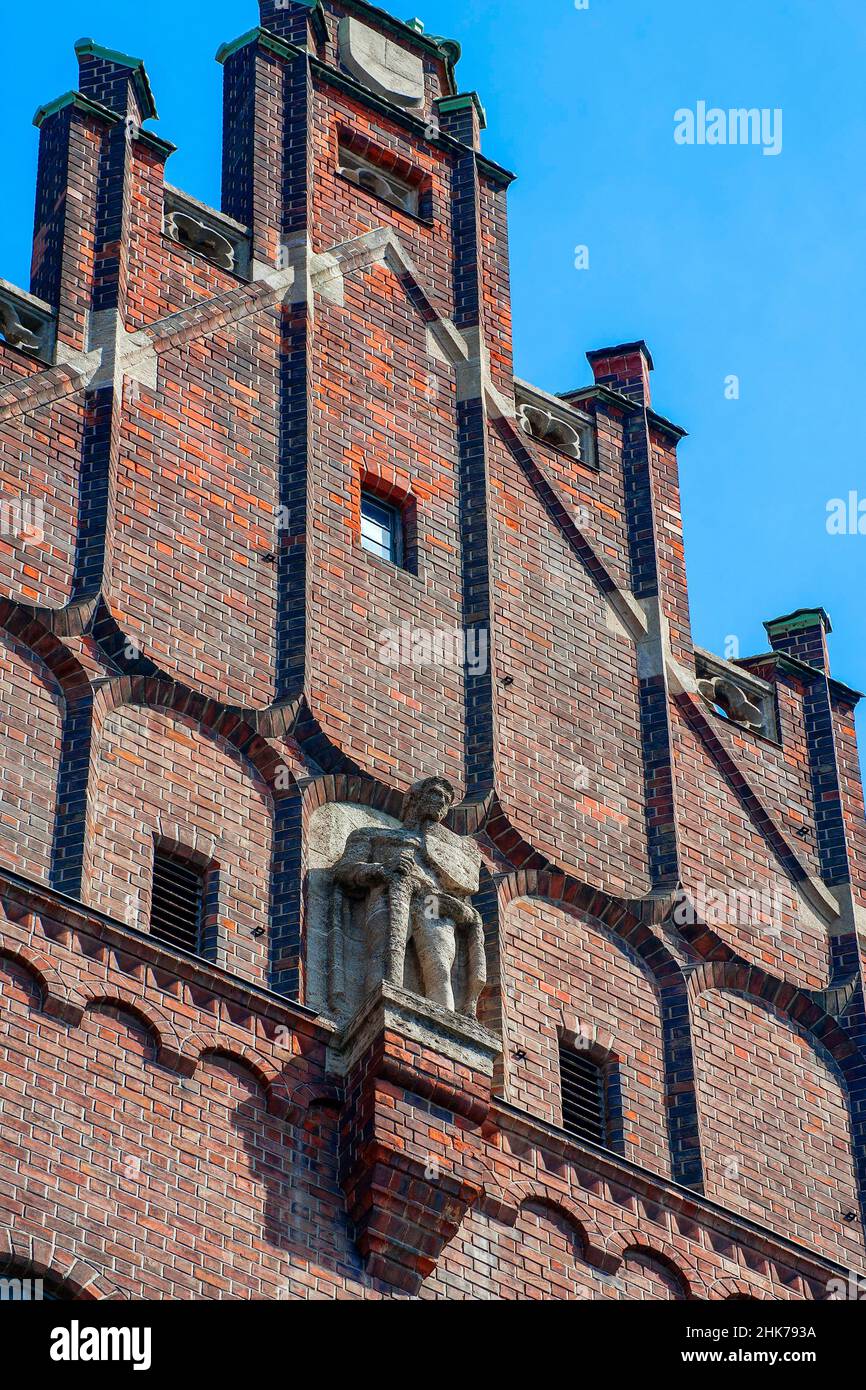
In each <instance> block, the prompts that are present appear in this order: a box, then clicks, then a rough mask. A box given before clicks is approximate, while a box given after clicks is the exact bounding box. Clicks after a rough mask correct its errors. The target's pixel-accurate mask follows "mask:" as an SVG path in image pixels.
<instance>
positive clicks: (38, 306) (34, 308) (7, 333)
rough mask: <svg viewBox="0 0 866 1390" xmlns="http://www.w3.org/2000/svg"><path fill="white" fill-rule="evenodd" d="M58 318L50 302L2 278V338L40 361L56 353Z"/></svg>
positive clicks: (49, 360)
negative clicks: (47, 302) (55, 338)
mask: <svg viewBox="0 0 866 1390" xmlns="http://www.w3.org/2000/svg"><path fill="white" fill-rule="evenodd" d="M55 330H56V318H55V314H54V310H53V309H52V308H51V305H50V304H45V303H44V302H43V301H42V300H41V299H37V298H36V296H35V295H32V294H27V293H26V291H25V290H19V289H18V288H17V286H15V285H10V284H9V282H8V281H6V280H0V339H2V341H3V342H5V343H8V345H9V347H13V348H17V349H18V351H19V352H26V353H27V355H28V357H34V358H36V359H38V361H40V362H51V361H52V359H53V355H54V337H55Z"/></svg>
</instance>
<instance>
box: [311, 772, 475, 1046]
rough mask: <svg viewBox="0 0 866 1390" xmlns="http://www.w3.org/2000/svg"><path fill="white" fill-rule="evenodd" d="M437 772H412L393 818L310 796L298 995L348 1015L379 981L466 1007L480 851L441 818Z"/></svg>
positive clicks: (443, 789) (443, 794) (447, 791)
mask: <svg viewBox="0 0 866 1390" xmlns="http://www.w3.org/2000/svg"><path fill="white" fill-rule="evenodd" d="M453 799H454V791H453V788H452V787H451V784H450V783H449V782H448V781H446V779H445V778H442V777H428V778H424V779H423V780H422V781H420V782H416V783H415V785H414V786H413V787H412V788H411V789H410V791H409V792H408V794H407V796H406V802H405V808H404V812H403V819H402V820H396V819H394V817H392V816H388V815H385V814H384V813H383V812H381V811H375V810H372V809H371V808H370V807H367V806H356V805H349V804H346V803H339V802H338V803H333V804H330V805H327V806H322V807H319V809H318V810H316V811H315V812H314V813H313V815H312V817H311V820H310V827H309V833H308V839H307V979H308V984H307V1002H308V1003H309V1004H310V1005H311V1006H312V1007H313V1008H317V1009H320V1010H321V1011H322V1012H323V1013H326V1014H329V1015H330V1016H331V1017H334V1018H336V1019H338V1020H340V1021H348V1020H349V1019H350V1018H351V1017H352V1016H353V1015H354V1014H355V1013H356V1012H357V1010H358V1008H359V1007H360V1005H361V1004H362V1003H363V1001H364V1000H365V999H366V998H367V997H368V995H370V994H371V993H372V992H373V990H374V989H375V988H376V986H377V985H379V984H381V983H382V982H383V981H384V982H386V983H388V984H392V985H396V986H397V987H399V988H402V989H406V990H409V991H410V992H411V993H413V994H417V995H420V996H421V997H422V998H424V999H429V1000H430V1001H431V1002H432V1003H434V1004H438V1005H440V1007H442V1008H445V1009H448V1010H449V1011H450V1012H452V1013H456V1014H463V1015H464V1016H466V1017H468V1018H475V1017H476V1010H477V1005H478V999H479V996H480V994H481V991H482V990H483V988H484V985H485V983H486V979H487V971H486V961H485V954H484V931H483V924H482V920H481V915H480V913H479V912H478V911H477V910H476V908H474V907H473V905H472V902H471V898H472V895H473V894H474V893H477V892H478V887H479V872H480V868H481V856H480V853H479V851H478V848H477V846H476V845H475V843H474V842H473V841H472V840H469V839H465V838H464V837H462V836H460V835H456V834H454V832H453V831H451V830H449V829H448V828H447V827H446V826H445V825H443V824H442V821H443V820H444V818H445V816H446V815H447V813H448V811H449V810H450V807H451V804H452V802H453Z"/></svg>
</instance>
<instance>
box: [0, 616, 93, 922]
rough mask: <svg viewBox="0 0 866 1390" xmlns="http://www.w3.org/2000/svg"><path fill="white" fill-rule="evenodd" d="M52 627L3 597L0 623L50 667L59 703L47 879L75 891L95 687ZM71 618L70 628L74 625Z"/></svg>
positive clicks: (44, 668) (43, 667) (38, 663)
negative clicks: (92, 690) (53, 806)
mask: <svg viewBox="0 0 866 1390" xmlns="http://www.w3.org/2000/svg"><path fill="white" fill-rule="evenodd" d="M60 624H61V615H59V614H57V615H54V617H53V620H52V627H49V626H48V625H47V623H46V622H45V621H43V619H42V617H41V616H39V615H38V614H37V613H35V612H34V611H33V610H31V609H28V608H27V607H26V606H25V605H23V604H18V603H13V602H11V601H9V600H5V599H4V600H0V628H2V629H3V631H5V632H6V633H8V635H9V637H10V638H11V639H12V641H13V642H16V643H18V644H19V646H20V647H22V648H23V649H24V650H25V651H26V652H27V653H29V654H30V659H31V660H32V662H33V664H34V666H35V667H36V669H37V670H38V671H39V672H46V673H47V675H48V681H45V677H44V676H43V681H45V683H46V685H47V686H48V689H49V691H50V692H51V693H52V694H53V695H54V697H55V698H56V699H57V700H58V701H59V705H60V721H61V729H60V740H59V748H58V756H57V761H56V769H57V776H56V786H55V812H54V819H53V826H52V832H51V839H50V842H49V843H48V845H47V858H46V865H45V869H46V872H45V875H44V877H45V879H46V881H47V882H48V883H49V884H50V885H51V887H53V888H56V889H58V890H59V891H60V892H64V893H67V894H69V895H70V896H72V897H77V896H78V894H79V892H80V888H81V848H82V844H83V827H84V813H85V803H86V796H87V769H88V763H89V752H90V722H91V706H92V692H91V685H90V680H89V678H88V675H87V672H86V670H85V669H84V667H83V666H82V664H81V662H80V661H79V660H78V658H77V657H76V656H75V654H74V653H73V652H71V651H70V650H69V649H68V648H67V647H66V646H64V644H63V642H62V641H61V639H60V636H58V635H57V633H56V632H55V631H54V630H53V628H54V627H56V626H58V625H60ZM76 628H77V623H76V622H75V621H70V622H69V624H68V630H69V631H70V632H72V631H73V630H76Z"/></svg>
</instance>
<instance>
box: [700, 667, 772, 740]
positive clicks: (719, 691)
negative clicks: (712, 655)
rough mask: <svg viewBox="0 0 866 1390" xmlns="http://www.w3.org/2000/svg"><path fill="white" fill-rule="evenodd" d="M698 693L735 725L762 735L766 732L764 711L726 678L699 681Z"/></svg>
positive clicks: (733, 682) (734, 683) (739, 687)
mask: <svg viewBox="0 0 866 1390" xmlns="http://www.w3.org/2000/svg"><path fill="white" fill-rule="evenodd" d="M698 691H699V693H700V694H701V695H702V696H703V698H704V699H705V700H706V701H707V703H708V704H711V705H714V706H717V707H718V708H719V709H720V710H722V711H723V712H724V713H725V714H726V715H727V716H728V718H729V719H731V720H732V721H733V722H734V723H735V724H741V725H742V726H743V728H745V729H751V730H752V731H753V732H754V733H757V734H762V733H764V732H765V730H766V720H765V718H764V711H763V710H762V709H761V707H760V705H757V704H755V703H754V701H752V700H750V699H749V697H748V695H747V694H746V692H745V690H743V689H742V688H741V686H739V685H737V683H736V682H735V681H732V680H728V679H727V678H726V677H725V676H714V677H712V678H710V679H704V680H699V681H698Z"/></svg>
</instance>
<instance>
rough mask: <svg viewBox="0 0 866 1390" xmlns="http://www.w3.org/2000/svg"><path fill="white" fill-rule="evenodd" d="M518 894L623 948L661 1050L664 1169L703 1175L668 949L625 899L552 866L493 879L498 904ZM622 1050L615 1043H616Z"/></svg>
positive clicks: (676, 969)
mask: <svg viewBox="0 0 866 1390" xmlns="http://www.w3.org/2000/svg"><path fill="white" fill-rule="evenodd" d="M521 899H525V900H526V901H527V902H529V903H530V904H531V903H534V902H543V903H548V904H550V905H551V906H552V907H554V908H557V909H558V910H560V911H561V912H563V913H565V914H566V915H568V916H570V917H572V918H574V919H575V920H577V921H580V922H582V923H583V924H584V925H586V926H594V927H595V929H596V930H598V931H599V932H600V933H601V935H602V936H604V937H606V938H607V939H608V940H609V941H611V942H613V943H614V944H615V945H616V946H618V947H619V948H620V949H622V950H623V952H624V954H625V955H626V957H627V958H628V959H629V960H630V961H631V962H632V963H633V964H634V965H635V966H636V968H637V969H639V970H640V972H641V973H642V975H643V977H644V978H645V979H646V980H647V982H648V984H649V986H650V988H651V989H652V991H653V993H654V995H655V1000H656V1007H657V1011H658V1027H659V1038H660V1042H661V1049H662V1060H663V1077H662V1086H663V1092H664V1105H665V1109H666V1132H667V1139H666V1144H667V1154H668V1155H669V1159H670V1175H671V1177H672V1178H673V1179H674V1181H676V1182H679V1183H681V1184H682V1185H683V1186H696V1185H699V1184H700V1182H701V1180H702V1172H701V1158H700V1144H699V1127H698V1112H697V1103H696V1098H695V1077H694V1066H693V1060H692V1049H691V1035H690V1020H689V1014H688V994H687V989H686V981H685V977H684V974H683V971H682V969H681V968H680V965H679V963H678V962H677V961H676V959H675V958H674V956H673V955H672V954H671V952H670V951H669V950H668V949H667V947H666V946H665V945H664V944H663V942H661V941H660V940H659V939H658V937H657V936H656V935H655V934H654V933H653V931H652V930H651V929H650V926H649V924H648V923H646V922H644V921H642V920H641V918H640V917H639V916H638V914H637V912H636V911H634V910H633V909H632V908H631V907H630V906H629V905H628V904H626V903H624V902H622V901H620V900H618V899H616V898H612V897H610V895H608V894H606V893H603V892H601V891H599V890H596V889H593V888H590V887H588V886H587V885H586V884H584V883H581V882H580V881H579V880H577V879H573V878H571V877H570V876H569V875H568V874H565V873H563V872H560V871H558V870H552V869H544V870H540V871H539V870H532V869H523V870H520V871H519V872H517V873H514V874H510V875H508V876H507V877H506V878H505V879H503V881H502V883H501V884H500V909H501V915H502V917H503V920H507V914H506V913H505V909H506V908H507V907H508V906H510V905H512V904H515V903H518V902H519V901H520V900H521ZM617 1052H618V1053H619V1054H620V1055H621V1054H622V1049H621V1048H619V1047H618V1048H617Z"/></svg>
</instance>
